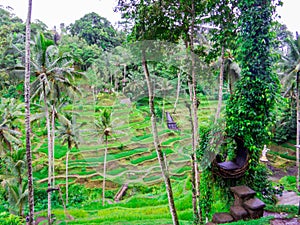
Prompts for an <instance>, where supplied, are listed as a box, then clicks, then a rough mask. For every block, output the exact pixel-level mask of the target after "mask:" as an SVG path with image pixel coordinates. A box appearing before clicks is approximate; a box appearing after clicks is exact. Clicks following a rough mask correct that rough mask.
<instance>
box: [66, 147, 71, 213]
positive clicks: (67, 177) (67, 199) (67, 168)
mask: <svg viewBox="0 0 300 225" xmlns="http://www.w3.org/2000/svg"><path fill="white" fill-rule="evenodd" d="M70 150H71V149H70V148H69V150H68V152H67V156H66V207H67V205H68V202H69V171H68V170H69V154H70Z"/></svg>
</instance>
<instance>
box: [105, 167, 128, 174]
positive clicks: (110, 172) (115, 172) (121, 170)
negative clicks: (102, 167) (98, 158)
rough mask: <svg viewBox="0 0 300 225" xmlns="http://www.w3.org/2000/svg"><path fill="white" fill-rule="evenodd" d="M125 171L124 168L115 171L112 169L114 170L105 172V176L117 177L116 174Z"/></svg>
mask: <svg viewBox="0 0 300 225" xmlns="http://www.w3.org/2000/svg"><path fill="white" fill-rule="evenodd" d="M126 170H127V169H126V168H124V167H120V168H117V169H114V170H109V171H107V174H108V175H117V174H120V173H122V172H124V171H126Z"/></svg>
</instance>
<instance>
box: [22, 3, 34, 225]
mask: <svg viewBox="0 0 300 225" xmlns="http://www.w3.org/2000/svg"><path fill="white" fill-rule="evenodd" d="M31 10H32V0H28V14H27V20H26V42H25V43H26V46H25V51H26V52H25V80H24V95H25V127H26V128H25V130H26V157H27V166H28V202H29V221H28V222H29V225H31V224H33V223H34V222H33V216H34V215H33V214H34V196H33V176H32V157H31V143H30V132H31V129H30V24H31Z"/></svg>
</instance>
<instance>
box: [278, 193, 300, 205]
mask: <svg viewBox="0 0 300 225" xmlns="http://www.w3.org/2000/svg"><path fill="white" fill-rule="evenodd" d="M277 198H278V203H277V205H295V206H298V205H299V202H300V196H298V195H297V193H296V192H294V191H283V192H282V196H278V195H277Z"/></svg>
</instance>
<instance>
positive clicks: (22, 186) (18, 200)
mask: <svg viewBox="0 0 300 225" xmlns="http://www.w3.org/2000/svg"><path fill="white" fill-rule="evenodd" d="M25 157H26V150H25V149H17V150H15V151H14V152H13V153H8V154H7V155H6V156H5V157H4V162H5V165H6V170H5V174H4V175H3V177H2V179H3V181H4V182H3V183H4V184H5V187H6V189H7V192H8V199H9V202H10V208H11V210H12V212H13V213H17V214H18V215H19V216H24V205H25V202H26V201H27V197H28V189H27V183H28V181H27V180H24V177H25V172H26V158H25Z"/></svg>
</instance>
